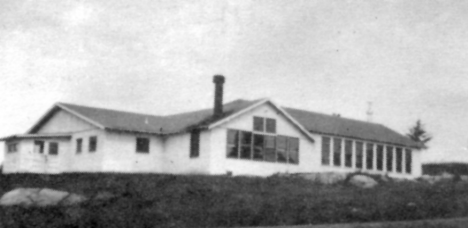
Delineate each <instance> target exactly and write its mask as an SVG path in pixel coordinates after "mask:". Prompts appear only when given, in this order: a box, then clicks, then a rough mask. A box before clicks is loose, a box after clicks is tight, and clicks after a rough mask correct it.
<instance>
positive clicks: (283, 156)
mask: <svg viewBox="0 0 468 228" xmlns="http://www.w3.org/2000/svg"><path fill="white" fill-rule="evenodd" d="M287 146H288V138H287V137H285V136H280V135H278V137H277V138H276V151H277V156H278V157H277V159H276V160H277V161H278V162H283V163H286V162H288V153H287Z"/></svg>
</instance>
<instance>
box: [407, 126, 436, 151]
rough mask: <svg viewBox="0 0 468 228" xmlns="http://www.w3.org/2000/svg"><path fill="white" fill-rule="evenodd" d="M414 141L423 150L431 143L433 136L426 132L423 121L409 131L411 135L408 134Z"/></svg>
mask: <svg viewBox="0 0 468 228" xmlns="http://www.w3.org/2000/svg"><path fill="white" fill-rule="evenodd" d="M406 135H407V136H408V137H410V138H411V139H412V140H413V141H415V142H418V143H420V144H421V146H422V149H427V148H428V147H427V145H426V144H427V143H428V142H429V141H431V139H432V136H431V135H429V133H427V132H426V130H424V126H423V124H422V123H421V120H418V121H416V125H415V126H413V127H411V128H410V129H409V133H408V134H406Z"/></svg>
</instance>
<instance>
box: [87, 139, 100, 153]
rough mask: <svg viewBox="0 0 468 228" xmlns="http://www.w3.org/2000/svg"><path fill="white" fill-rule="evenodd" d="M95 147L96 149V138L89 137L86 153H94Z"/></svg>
mask: <svg viewBox="0 0 468 228" xmlns="http://www.w3.org/2000/svg"><path fill="white" fill-rule="evenodd" d="M97 147H98V138H97V136H89V141H88V152H96V151H97Z"/></svg>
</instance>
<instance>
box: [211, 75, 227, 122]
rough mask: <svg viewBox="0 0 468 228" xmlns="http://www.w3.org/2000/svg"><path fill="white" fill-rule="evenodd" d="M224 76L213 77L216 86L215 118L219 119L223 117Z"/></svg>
mask: <svg viewBox="0 0 468 228" xmlns="http://www.w3.org/2000/svg"><path fill="white" fill-rule="evenodd" d="M224 81H225V80H224V76H222V75H215V76H214V77H213V83H214V84H215V96H214V112H213V117H214V118H219V117H221V116H222V115H223V84H224Z"/></svg>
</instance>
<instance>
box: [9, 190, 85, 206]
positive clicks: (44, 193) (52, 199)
mask: <svg viewBox="0 0 468 228" xmlns="http://www.w3.org/2000/svg"><path fill="white" fill-rule="evenodd" d="M85 200H86V197H84V196H81V195H77V194H74V193H68V192H65V191H58V190H54V189H49V188H43V189H40V188H17V189H14V190H12V191H9V192H7V193H5V194H4V195H3V196H2V198H0V205H1V206H13V205H19V206H39V207H44V206H52V205H74V204H78V203H81V202H83V201H85Z"/></svg>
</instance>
